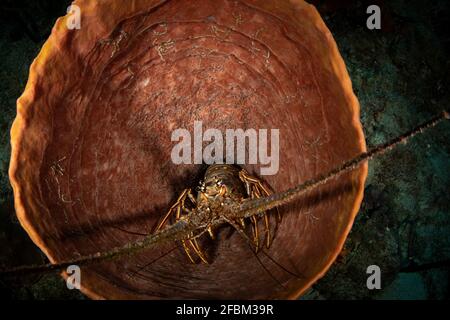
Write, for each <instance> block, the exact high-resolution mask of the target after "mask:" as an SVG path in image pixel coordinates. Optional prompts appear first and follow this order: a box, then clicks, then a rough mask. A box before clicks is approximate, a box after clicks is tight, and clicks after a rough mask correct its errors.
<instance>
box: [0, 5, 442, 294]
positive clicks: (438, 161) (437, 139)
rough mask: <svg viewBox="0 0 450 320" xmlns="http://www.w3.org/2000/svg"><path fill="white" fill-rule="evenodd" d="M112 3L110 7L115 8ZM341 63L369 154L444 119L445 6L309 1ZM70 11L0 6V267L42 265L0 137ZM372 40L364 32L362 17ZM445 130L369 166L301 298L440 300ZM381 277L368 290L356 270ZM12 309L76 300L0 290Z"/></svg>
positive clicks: (57, 282) (57, 288)
mask: <svg viewBox="0 0 450 320" xmlns="http://www.w3.org/2000/svg"><path fill="white" fill-rule="evenodd" d="M118 1H121V0H118ZM312 2H313V3H314V4H316V6H317V8H318V9H319V11H320V13H321V14H322V16H323V18H324V20H325V23H326V24H327V25H328V27H329V29H330V30H331V32H332V33H333V35H334V37H335V40H336V42H337V44H338V46H339V49H340V51H341V54H342V56H343V58H344V60H345V62H346V65H347V68H348V70H349V73H350V76H351V79H352V81H353V86H354V90H355V93H356V95H357V96H358V98H359V101H360V103H361V121H362V124H363V127H364V132H365V134H366V140H367V144H368V146H373V145H376V144H378V143H381V142H383V141H386V140H387V139H389V138H392V137H394V136H395V135H397V134H399V133H401V132H403V131H405V130H407V129H409V128H411V127H413V126H415V125H416V124H418V123H420V122H423V121H424V120H426V119H428V118H429V117H431V116H432V115H433V114H435V113H437V112H439V111H440V110H442V109H447V110H449V109H450V91H449V84H450V58H449V57H450V34H449V33H446V32H445V30H448V29H450V27H449V24H450V2H449V1H447V0H442V1H440V0H431V1H425V0H413V1H411V0H409V1H407V0H392V1H375V0H374V1H367V0H361V1H349V0H340V1H339V0H315V1H312ZM69 4H70V1H67V0H65V1H61V0H38V1H27V0H3V1H2V2H1V3H0V265H9V266H12V265H19V264H30V263H42V262H45V261H46V259H45V257H44V256H43V254H42V253H40V251H39V250H38V249H37V247H35V246H34V244H33V243H32V242H31V240H29V238H28V236H27V234H26V233H25V231H24V230H23V229H22V228H21V227H20V225H19V223H18V221H17V219H16V217H15V212H14V203H13V194H12V189H11V187H10V184H9V180H8V167H9V158H10V141H9V139H10V136H9V130H10V128H11V124H12V121H13V120H14V117H15V114H16V99H17V98H18V97H19V96H20V95H21V93H22V91H23V90H24V88H25V84H26V81H27V78H28V69H29V66H30V64H31V62H32V61H33V59H34V58H35V57H36V55H37V54H38V52H39V50H40V48H41V46H42V44H43V43H44V41H45V40H46V39H47V37H48V36H49V34H50V31H51V28H52V26H53V24H54V22H55V20H56V18H57V17H59V16H61V15H64V14H65V12H66V8H67V7H68V5H69ZM370 4H378V5H380V7H381V9H382V29H381V30H373V31H371V30H368V29H367V28H366V19H367V17H368V15H367V14H366V8H367V6H368V5H370ZM449 194H450V124H449V123H445V124H441V125H439V126H438V127H436V128H434V129H432V130H431V131H428V132H426V133H425V134H423V135H421V136H419V137H417V138H415V139H414V140H413V141H412V142H411V143H410V144H408V145H405V146H400V147H398V148H397V149H395V150H394V151H392V152H390V153H389V154H387V155H385V156H382V157H380V158H378V159H376V160H373V161H371V162H370V164H369V176H368V179H367V182H366V189H365V198H364V201H363V204H362V207H361V210H360V213H359V215H358V217H357V220H356V222H355V224H354V227H353V229H352V232H351V234H350V236H349V238H348V240H347V242H346V245H345V248H344V250H343V252H342V254H341V256H340V257H339V258H338V260H337V261H336V263H335V264H334V265H333V267H332V268H331V269H330V271H329V272H328V273H327V275H326V276H325V277H324V278H322V279H321V280H320V281H318V282H317V283H316V284H315V285H314V286H313V288H312V289H311V290H310V291H309V292H308V293H307V294H306V295H305V296H304V297H303V298H302V299H449V298H450V276H449V270H450V209H449V200H450V197H449ZM372 264H376V265H378V266H380V268H381V271H382V289H381V290H368V289H367V287H366V279H367V276H368V275H367V274H366V268H367V266H369V265H372ZM0 295H2V296H5V295H6V297H9V298H11V299H85V297H84V296H83V295H82V294H81V293H80V292H78V291H77V290H72V291H70V290H67V289H66V286H65V283H64V281H63V280H62V279H61V278H60V277H59V276H58V275H45V276H36V277H27V278H23V279H20V280H17V279H16V280H15V281H14V282H0Z"/></svg>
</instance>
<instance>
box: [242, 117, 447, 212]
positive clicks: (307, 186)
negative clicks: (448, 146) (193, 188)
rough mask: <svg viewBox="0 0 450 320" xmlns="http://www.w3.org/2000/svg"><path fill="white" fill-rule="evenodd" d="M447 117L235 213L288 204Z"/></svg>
mask: <svg viewBox="0 0 450 320" xmlns="http://www.w3.org/2000/svg"><path fill="white" fill-rule="evenodd" d="M445 119H447V120H448V119H450V115H449V113H448V112H447V111H442V112H441V113H440V114H439V115H437V116H435V117H433V118H431V119H430V120H428V121H426V122H424V123H423V124H421V125H419V126H417V127H415V128H414V129H412V130H410V131H408V132H406V133H404V134H402V135H400V136H398V137H396V138H394V139H392V140H391V141H388V142H386V143H384V144H381V145H379V146H376V147H374V148H372V149H370V150H369V151H366V152H364V153H361V154H360V155H358V156H356V157H355V158H353V159H351V160H348V161H346V162H344V163H342V164H341V165H340V166H338V167H336V168H335V169H333V170H331V171H329V172H328V173H325V174H321V175H319V176H317V177H316V178H313V179H311V180H308V181H306V182H304V183H301V184H299V185H297V186H296V187H293V188H290V189H288V190H286V191H283V192H278V193H274V194H272V195H270V196H267V197H263V198H258V199H251V200H248V201H245V202H244V203H242V204H241V205H239V207H238V208H237V210H236V213H235V214H236V216H237V217H242V218H247V217H251V216H253V215H255V214H258V213H262V212H264V211H267V210H269V209H272V208H276V207H280V206H282V205H284V204H287V203H289V202H291V201H292V200H295V199H296V198H298V197H300V196H301V195H302V194H304V193H306V192H308V191H310V190H312V189H314V188H317V187H319V186H320V185H323V184H325V183H327V182H328V181H330V180H332V179H334V178H336V177H338V176H340V175H342V174H343V173H345V172H348V171H351V170H353V169H356V168H357V167H358V166H359V165H360V164H361V163H363V162H365V161H368V160H370V159H372V158H374V157H376V156H379V155H381V154H383V153H385V152H387V151H389V150H391V149H393V148H394V147H395V146H397V145H398V144H400V143H406V142H407V141H408V140H409V139H410V138H412V137H414V136H415V135H417V134H419V133H422V132H423V131H425V130H426V129H428V128H432V127H434V126H436V125H437V124H438V123H440V122H441V121H442V120H445Z"/></svg>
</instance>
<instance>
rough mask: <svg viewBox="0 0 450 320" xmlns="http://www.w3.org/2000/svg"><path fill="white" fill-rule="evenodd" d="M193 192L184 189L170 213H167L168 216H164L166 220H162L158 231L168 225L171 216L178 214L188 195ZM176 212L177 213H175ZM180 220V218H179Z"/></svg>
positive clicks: (157, 228)
mask: <svg viewBox="0 0 450 320" xmlns="http://www.w3.org/2000/svg"><path fill="white" fill-rule="evenodd" d="M190 192H191V189H184V190H183V192H182V193H181V194H180V196H179V197H178V199H177V201H176V202H175V203H174V204H173V206H171V207H170V209H169V211H167V213H166V215H165V216H164V218H163V219H162V220H161V222H160V223H159V224H158V226H157V227H156V231H159V230H161V229H162V228H163V227H164V225H165V224H166V223H167V221H168V220H169V218H170V216H171V215H172V214H173V213H174V212H178V210H179V209H180V208H181V207H182V206H184V201H185V199H186V197H187V195H188V193H190ZM175 210H176V211H175ZM177 216H178V214H177ZM177 219H178V217H177Z"/></svg>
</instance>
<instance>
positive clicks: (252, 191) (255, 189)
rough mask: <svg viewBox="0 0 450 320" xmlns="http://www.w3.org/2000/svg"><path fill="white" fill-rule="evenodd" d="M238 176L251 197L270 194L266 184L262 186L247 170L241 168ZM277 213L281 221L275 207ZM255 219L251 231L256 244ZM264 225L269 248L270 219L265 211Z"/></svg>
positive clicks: (279, 219)
mask: <svg viewBox="0 0 450 320" xmlns="http://www.w3.org/2000/svg"><path fill="white" fill-rule="evenodd" d="M239 178H240V179H241V180H242V181H243V182H244V183H245V187H246V190H247V193H248V194H249V195H250V196H251V197H252V198H261V197H262V196H268V195H270V191H269V190H268V188H266V186H264V184H263V183H262V181H261V180H259V179H258V178H256V177H253V176H251V175H249V174H248V172H247V171H246V170H244V169H242V170H241V171H240V172H239ZM277 214H278V221H281V215H280V212H279V211H278V209H277ZM255 220H256V219H254V220H252V222H253V231H254V239H255V240H254V242H255V243H256V244H257V240H256V237H257V224H256V221H255ZM264 227H265V234H266V241H265V243H266V247H267V248H269V247H270V244H271V236H270V221H269V216H268V215H267V213H265V214H264ZM257 247H259V245H258V244H257Z"/></svg>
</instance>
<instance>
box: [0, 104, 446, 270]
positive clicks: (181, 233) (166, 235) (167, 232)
mask: <svg viewBox="0 0 450 320" xmlns="http://www.w3.org/2000/svg"><path fill="white" fill-rule="evenodd" d="M444 119H450V116H449V114H448V112H446V111H443V112H441V113H440V114H439V115H437V116H435V117H434V118H432V119H430V120H429V121H427V122H425V123H423V124H422V125H419V126H418V127H416V128H414V129H413V130H411V131H409V132H407V133H405V134H403V135H401V136H399V137H397V138H394V139H393V140H391V141H390V142H387V143H385V144H382V145H380V146H378V147H375V148H373V149H371V150H370V151H368V152H364V153H362V154H360V155H359V156H357V157H355V158H353V159H351V160H349V161H347V162H344V163H343V164H341V165H340V166H339V167H337V168H335V169H333V170H331V171H330V172H328V173H326V174H323V175H320V176H318V177H317V178H315V179H311V180H308V181H306V182H305V183H302V184H299V185H298V186H296V187H294V188H291V189H288V190H286V191H284V192H280V193H275V194H272V195H270V196H267V197H264V198H259V199H252V200H248V201H246V202H245V203H243V204H241V205H240V206H238V207H237V208H235V210H234V212H233V215H234V217H236V218H245V217H251V216H253V215H256V214H258V213H261V212H264V211H266V210H269V209H272V208H275V207H279V206H282V205H284V204H286V203H288V202H290V201H292V200H295V199H296V198H298V197H299V196H300V195H302V194H303V193H305V192H307V191H310V190H312V189H314V188H316V187H318V186H320V185H322V184H325V183H326V182H328V181H329V180H331V179H333V178H335V177H337V176H339V175H341V174H343V173H344V172H347V171H350V170H353V169H355V168H356V167H357V166H358V165H360V164H361V163H362V162H364V161H367V160H370V159H372V158H373V157H375V156H377V155H380V154H383V153H385V152H387V151H388V150H391V149H392V148H393V147H395V146H396V145H398V144H399V143H402V142H403V143H405V142H406V141H407V140H408V139H409V138H411V137H413V136H415V135H416V134H418V133H421V132H423V131H424V130H425V129H428V128H431V127H434V126H435V125H437V124H438V123H439V122H441V121H442V120H444ZM196 214H197V213H196V212H193V213H191V214H189V215H188V216H187V217H186V219H184V220H180V221H177V222H176V223H174V224H172V225H170V226H168V227H167V228H165V229H163V230H161V231H158V232H156V233H154V234H151V235H148V236H146V237H145V238H143V239H141V240H138V241H136V242H130V243H127V244H125V245H123V246H121V247H116V248H113V249H111V250H109V251H105V252H97V253H94V254H90V255H87V256H82V257H79V258H76V259H73V260H67V261H62V262H59V263H47V264H42V265H25V266H18V267H13V268H10V269H0V275H23V274H33V273H45V272H52V271H59V270H63V269H65V268H67V267H68V266H70V265H78V266H81V265H88V264H93V263H96V262H102V261H106V260H112V259H115V258H118V257H121V256H124V255H127V254H128V255H131V254H134V253H136V252H139V251H140V250H142V249H146V248H150V247H154V246H156V245H159V244H161V243H163V242H168V241H177V240H183V239H187V238H189V236H190V234H192V233H193V232H195V231H199V230H202V228H204V225H203V223H202V221H198V219H196ZM224 222H225V220H224V217H219V218H217V219H215V220H213V221H212V222H211V226H213V227H216V226H218V225H221V224H223V223H224Z"/></svg>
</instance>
